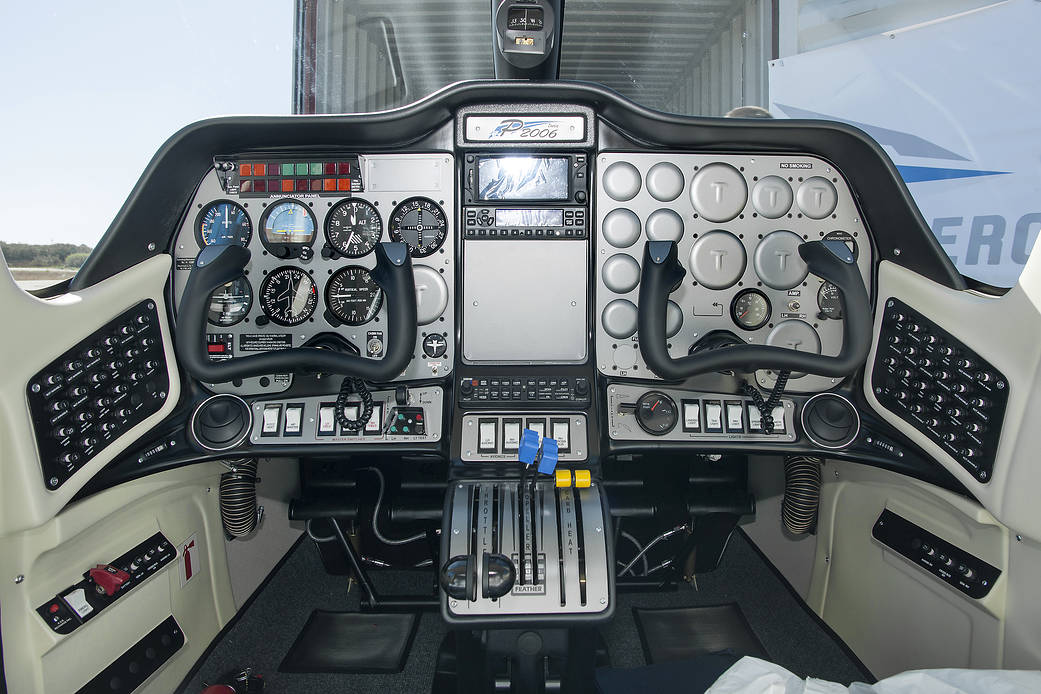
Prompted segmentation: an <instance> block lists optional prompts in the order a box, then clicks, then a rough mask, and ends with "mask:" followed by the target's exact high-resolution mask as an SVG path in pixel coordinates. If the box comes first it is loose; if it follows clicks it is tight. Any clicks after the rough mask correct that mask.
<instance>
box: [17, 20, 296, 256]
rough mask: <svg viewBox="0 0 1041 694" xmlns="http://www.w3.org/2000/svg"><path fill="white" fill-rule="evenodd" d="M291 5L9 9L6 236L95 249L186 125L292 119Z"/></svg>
mask: <svg viewBox="0 0 1041 694" xmlns="http://www.w3.org/2000/svg"><path fill="white" fill-rule="evenodd" d="M294 5H295V3H293V2H292V1H291V0H252V1H245V0H219V1H217V2H214V0H164V1H163V2H141V0H137V1H136V2H127V1H125V0H119V1H115V0H105V1H104V2H93V3H91V2H82V0H81V1H79V2H72V1H70V0H49V1H47V2H39V3H24V2H10V1H9V2H3V3H0V25H2V26H4V27H5V32H4V40H3V41H2V42H0V64H2V65H3V66H4V71H3V73H2V74H0V84H2V85H3V94H4V99H3V101H4V103H3V106H2V108H0V187H2V190H3V191H4V198H5V199H4V206H5V208H6V210H7V212H6V215H7V219H8V224H5V225H3V226H0V241H7V242H15V243H78V244H79V243H82V244H87V245H89V246H93V245H94V244H96V243H97V241H98V239H100V238H101V236H102V235H103V234H104V233H105V230H106V229H107V228H108V225H109V223H110V222H111V221H112V219H113V217H114V216H115V214H116V212H117V211H118V210H119V208H120V207H121V206H122V204H123V201H124V200H125V199H126V197H127V196H128V195H129V193H130V191H131V189H132V188H133V186H134V184H135V183H136V182H137V179H138V178H139V177H140V176H141V173H142V172H143V171H144V168H145V166H146V165H147V164H148V162H149V160H150V159H151V158H152V155H153V154H155V152H156V150H157V149H158V148H159V146H160V145H162V143H163V142H164V141H165V140H166V139H167V138H169V137H170V136H171V135H173V134H174V133H175V132H176V131H177V130H179V129H180V128H182V127H183V126H185V125H187V124H189V123H192V122H194V121H196V120H200V119H202V118H208V117H211V116H218V115H228V114H285V113H289V112H290V110H291V105H292V74H293V12H294ZM14 222H17V223H16V224H13V225H12V223H14Z"/></svg>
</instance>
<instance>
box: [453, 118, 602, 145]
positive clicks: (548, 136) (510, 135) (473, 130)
mask: <svg viewBox="0 0 1041 694" xmlns="http://www.w3.org/2000/svg"><path fill="white" fill-rule="evenodd" d="M465 131H466V139H467V140H470V141H478V142H491V141H501V142H580V141H582V140H583V139H584V138H585V136H586V119H585V116H580V115H575V116H570V115H566V116H557V115H554V116H536V115H531V116H520V115H518V116H467V117H466V127H465Z"/></svg>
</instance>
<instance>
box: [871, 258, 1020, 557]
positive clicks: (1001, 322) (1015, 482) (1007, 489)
mask: <svg viewBox="0 0 1041 694" xmlns="http://www.w3.org/2000/svg"><path fill="white" fill-rule="evenodd" d="M891 297H896V298H899V299H900V300H902V301H904V302H906V303H907V304H909V305H910V306H912V307H913V308H915V309H917V310H918V311H920V312H922V313H923V314H924V315H926V316H927V317H928V318H930V319H931V320H932V321H933V322H935V323H936V324H937V325H939V326H940V327H942V328H943V329H944V330H947V331H948V332H950V333H951V334H953V335H955V336H956V337H957V338H958V339H959V340H961V341H962V342H964V343H965V344H966V345H968V346H969V347H971V348H972V349H973V350H975V351H976V352H978V353H979V354H980V355H981V356H982V357H984V358H985V359H987V361H989V362H990V363H991V364H993V365H994V366H996V367H997V368H998V369H1000V370H1001V372H1002V373H1003V374H1005V377H1006V378H1007V379H1008V382H1009V383H1010V384H1011V385H1010V390H1009V397H1008V405H1007V409H1006V412H1005V423H1004V427H1003V429H1002V432H1001V440H1000V442H999V444H998V451H997V458H996V460H995V462H994V470H993V474H992V476H991V480H990V482H989V483H987V484H980V482H978V481H977V480H976V479H975V478H974V477H972V476H971V475H970V474H969V473H967V472H966V471H965V470H964V469H963V468H962V467H961V466H960V465H959V464H958V463H957V462H955V461H954V459H953V458H951V457H950V456H949V455H948V454H947V453H946V452H944V451H943V449H941V448H940V447H939V446H938V445H937V444H935V443H933V442H932V441H930V440H929V439H928V438H927V437H926V436H925V435H924V434H922V433H920V432H918V431H917V430H916V429H915V428H914V427H912V426H910V425H909V424H907V423H905V422H904V421H903V420H901V419H900V418H899V417H897V416H896V415H895V414H893V413H892V412H889V411H888V410H886V409H885V408H883V407H882V406H881V405H880V404H879V402H878V400H877V399H876V398H875V394H874V392H873V391H872V390H871V367H872V365H873V363H874V359H875V349H876V348H877V343H876V345H875V346H874V347H873V348H872V351H871V355H870V356H869V357H868V362H867V373H866V374H865V376H864V395H865V397H866V398H867V400H868V402H870V403H871V404H872V406H873V407H874V409H875V410H876V411H877V412H878V413H879V415H881V416H882V417H883V418H884V419H886V420H887V421H888V422H889V423H890V424H892V425H893V426H894V427H896V428H897V429H899V430H900V431H901V432H902V433H903V434H904V435H906V436H907V437H908V438H910V439H911V440H912V441H914V442H915V443H917V444H918V445H919V446H921V447H922V449H923V450H925V451H926V452H928V453H930V454H931V455H932V456H933V457H934V458H936V460H938V461H939V462H940V463H941V464H942V465H943V466H944V467H946V468H947V469H948V470H950V472H951V473H952V474H953V475H954V476H955V477H957V478H958V480H959V481H960V482H961V483H962V484H963V485H965V487H966V488H967V489H969V490H970V491H971V492H972V494H973V495H974V496H975V497H976V498H977V499H979V500H980V501H981V502H982V503H983V505H984V506H986V507H987V509H988V510H989V511H990V512H991V513H993V514H994V516H995V517H997V518H999V519H1000V520H1001V521H1002V522H1003V523H1005V524H1006V525H1007V526H1008V527H1010V528H1013V529H1015V530H1016V531H1017V532H1019V533H1022V534H1024V535H1027V536H1029V537H1032V538H1034V539H1035V540H1041V510H1039V508H1038V505H1037V490H1038V489H1041V465H1035V464H1033V460H1034V459H1035V458H1036V456H1037V451H1039V450H1041V427H1039V426H1037V415H1036V413H1037V412H1038V411H1041V410H1039V408H1041V372H1039V369H1038V366H1039V364H1041V339H1039V336H1041V253H1039V254H1036V255H1035V256H1033V257H1032V258H1031V260H1030V262H1028V264H1027V267H1026V269H1025V270H1024V272H1023V274H1022V275H1021V276H1020V280H1019V284H1017V285H1016V286H1015V287H1013V288H1012V289H1011V290H1009V292H1008V293H1007V294H1006V295H1005V296H1002V297H1000V298H994V297H985V296H982V295H979V294H974V293H972V292H956V291H953V290H951V289H947V288H946V287H943V286H941V285H939V284H936V283H934V282H931V281H929V280H927V279H925V278H924V277H922V276H920V275H917V274H915V273H913V272H911V271H910V270H906V269H904V268H902V267H900V266H898V265H894V264H893V263H890V262H882V263H881V264H880V265H879V270H878V305H879V307H883V306H885V302H886V300H887V299H889V298H891ZM883 315H884V311H882V310H879V311H877V312H876V316H875V328H874V330H875V335H878V331H879V327H880V325H881V321H882V316H883Z"/></svg>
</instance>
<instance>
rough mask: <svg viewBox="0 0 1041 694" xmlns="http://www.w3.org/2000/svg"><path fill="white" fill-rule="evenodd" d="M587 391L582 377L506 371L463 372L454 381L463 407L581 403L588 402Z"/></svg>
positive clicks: (538, 405)
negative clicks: (491, 372)
mask: <svg viewBox="0 0 1041 694" xmlns="http://www.w3.org/2000/svg"><path fill="white" fill-rule="evenodd" d="M591 390H592V389H591V387H590V383H589V379H588V378H586V377H585V376H575V377H573V378H568V377H565V376H560V377H536V378H533V377H530V376H526V375H521V374H512V375H511V374H508V373H501V374H499V373H497V374H495V375H494V376H487V375H482V376H474V375H473V374H466V375H464V376H462V377H461V378H460V379H459V381H458V384H457V391H458V397H459V402H460V403H462V404H464V405H466V406H467V407H491V408H502V407H507V406H514V405H520V406H525V405H534V406H536V407H540V406H541V407H572V406H576V405H578V406H582V405H588V404H589V402H590V400H589V398H590V393H591Z"/></svg>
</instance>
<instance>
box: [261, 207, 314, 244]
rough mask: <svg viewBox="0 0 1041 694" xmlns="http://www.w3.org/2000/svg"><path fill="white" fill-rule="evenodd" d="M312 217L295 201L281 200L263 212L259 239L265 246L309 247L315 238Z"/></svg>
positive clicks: (305, 208)
mask: <svg viewBox="0 0 1041 694" xmlns="http://www.w3.org/2000/svg"><path fill="white" fill-rule="evenodd" d="M314 229H315V224H314V216H312V215H311V210H309V209H307V206H306V205H304V204H303V203H301V202H297V201H296V200H281V201H279V202H276V203H275V204H274V205H271V206H270V207H268V208H267V210H265V211H264V216H263V218H261V220H260V239H261V241H263V242H264V245H265V246H310V245H311V244H312V243H314V237H315V230H314Z"/></svg>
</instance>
